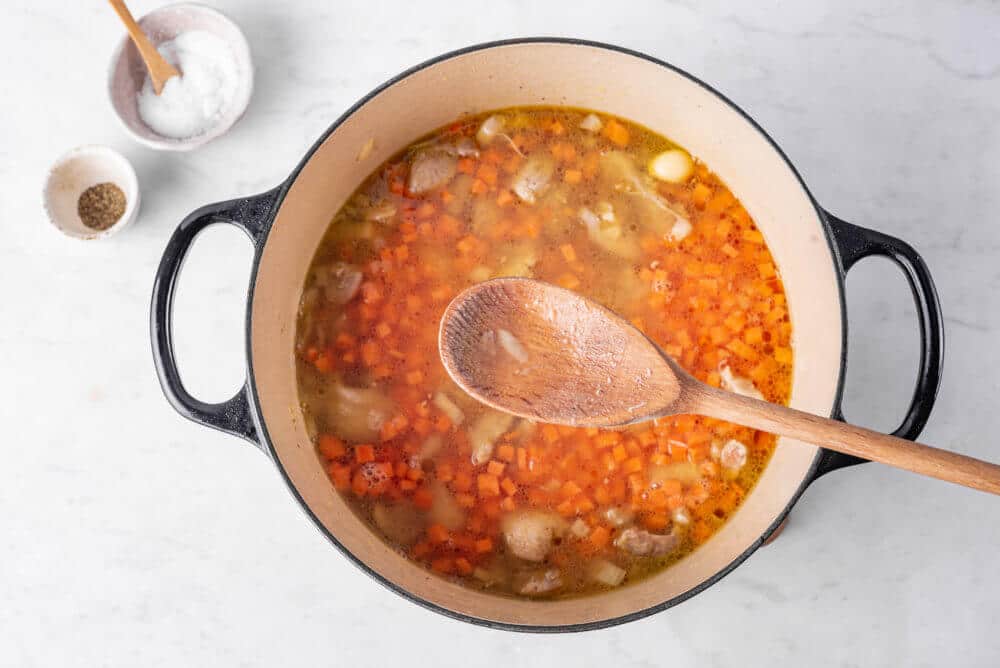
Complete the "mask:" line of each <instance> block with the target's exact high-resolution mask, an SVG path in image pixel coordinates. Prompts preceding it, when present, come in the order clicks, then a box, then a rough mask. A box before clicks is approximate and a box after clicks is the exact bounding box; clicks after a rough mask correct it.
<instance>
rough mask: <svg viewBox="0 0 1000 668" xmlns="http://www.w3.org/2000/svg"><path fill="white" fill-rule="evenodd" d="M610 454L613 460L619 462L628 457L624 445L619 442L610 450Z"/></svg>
mask: <svg viewBox="0 0 1000 668" xmlns="http://www.w3.org/2000/svg"><path fill="white" fill-rule="evenodd" d="M611 455H612V457H614V458H615V461H616V462H618V463H619V464H620V463H622V462H623V461H625V460H626V459H628V452H626V450H625V446H624V445H622V444H621V443H619V444H618V445H616V446H615V447H614V448H613V449H612V450H611Z"/></svg>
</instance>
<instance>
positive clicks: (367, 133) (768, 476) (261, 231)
mask: <svg viewBox="0 0 1000 668" xmlns="http://www.w3.org/2000/svg"><path fill="white" fill-rule="evenodd" d="M539 104H550V105H569V106H574V107H584V108H589V109H596V110H600V111H604V112H608V113H612V114H617V115H620V116H623V117H625V118H629V119H632V120H634V121H637V122H639V123H641V124H643V125H646V126H648V127H650V128H651V129H653V130H654V131H656V132H658V133H661V134H663V135H666V136H667V137H670V138H671V139H673V140H675V141H677V142H678V143H679V144H680V145H682V146H684V147H686V148H687V149H689V150H690V151H691V152H692V153H693V154H694V155H696V156H697V157H699V158H701V159H702V160H704V161H705V162H706V163H707V164H708V165H709V166H711V168H712V169H713V170H714V171H716V172H717V173H718V174H719V175H720V176H721V177H722V179H723V180H725V181H726V183H727V184H728V185H729V187H730V188H731V189H732V191H733V193H734V194H736V196H737V197H739V198H740V199H741V200H742V202H743V203H744V205H745V206H746V208H747V209H748V211H749V212H750V214H751V215H752V216H753V218H754V220H755V221H756V222H757V225H758V226H759V228H760V229H761V230H762V232H763V233H764V235H765V237H766V239H767V243H768V245H769V246H770V248H771V251H772V253H773V255H774V257H775V260H776V262H777V264H778V267H779V269H780V271H781V274H782V276H783V278H784V282H785V290H786V293H787V297H788V302H789V307H790V311H791V318H792V322H793V325H794V347H795V355H796V367H795V374H794V379H793V387H792V399H791V405H792V406H794V407H796V408H799V409H802V410H806V411H811V412H814V413H816V414H819V415H833V416H835V417H836V416H839V415H840V410H839V404H840V395H841V384H842V379H843V375H844V368H845V352H846V342H845V337H846V323H845V309H844V274H845V272H846V271H847V270H848V269H849V268H850V266H851V265H852V264H853V263H854V262H855V261H857V260H858V259H860V258H862V257H866V256H869V255H884V256H887V257H889V258H891V259H893V260H894V261H895V262H896V263H897V264H898V265H899V266H900V267H901V268H902V269H903V271H904V274H905V276H906V277H907V279H908V281H909V283H910V285H911V287H912V289H913V294H914V298H915V302H916V305H917V312H918V315H919V320H920V327H921V362H920V370H919V375H918V382H917V387H916V390H915V392H914V396H913V401H912V403H911V406H910V409H909V412H908V414H907V417H906V420H905V421H904V423H903V425H902V426H901V427H900V428H899V430H897V432H896V434H897V435H899V436H902V437H904V438H910V439H913V438H915V437H916V436H917V435H918V434H919V433H920V430H921V428H922V427H923V426H924V423H925V422H926V420H927V417H928V415H929V413H930V409H931V407H932V405H933V402H934V398H935V395H936V392H937V388H938V381H939V378H940V367H941V360H942V357H941V346H942V330H941V318H940V314H939V307H938V303H937V297H936V295H935V292H934V287H933V284H932V282H931V279H930V276H929V274H928V272H927V269H926V267H925V265H924V263H923V262H922V260H921V259H920V257H919V256H918V255H917V254H916V253H915V252H914V251H913V249H912V248H911V247H910V246H908V245H907V244H906V243H904V242H902V241H900V240H898V239H895V238H893V237H889V236H886V235H884V234H880V233H878V232H874V231H872V230H867V229H864V228H860V227H857V226H854V225H850V224H848V223H845V222H843V221H840V220H838V219H837V218H835V217H833V216H831V215H830V214H828V213H826V212H825V211H823V210H822V209H820V208H819V207H818V205H817V204H816V203H815V202H814V201H813V199H812V197H811V195H810V194H809V192H808V190H807V189H806V188H805V185H804V184H803V183H802V181H801V180H800V178H799V176H798V174H797V173H796V171H795V169H794V168H793V167H792V166H791V164H790V163H789V162H788V160H787V159H786V158H785V156H784V154H783V153H782V152H781V151H780V149H778V147H777V146H776V145H775V144H774V143H773V142H772V141H771V140H770V138H769V137H768V136H767V135H766V134H765V133H764V132H763V131H762V130H761V129H760V128H759V127H758V126H757V125H756V124H755V123H754V122H753V121H752V120H751V119H750V118H749V117H747V116H746V114H744V113H743V112H742V111H740V110H739V108H737V107H736V106H735V105H733V104H732V103H731V102H729V101H728V100H726V99H725V98H724V97H723V96H722V95H720V94H719V93H717V92H716V91H714V90H712V89H711V88H709V87H708V86H706V85H705V84H703V83H701V82H700V81H698V80H696V79H694V78H693V77H691V76H690V75H687V74H685V73H683V72H681V71H679V70H677V69H676V68H673V67H671V66H669V65H667V64H665V63H662V62H658V61H656V60H653V59H651V58H649V57H647V56H644V55H642V54H638V53H634V52H629V51H626V50H623V49H620V48H617V47H611V46H607V45H602V44H594V43H588V42H579V41H572V40H558V39H532V40H516V41H509V42H499V43H492V44H485V45H480V46H476V47H472V48H469V49H465V50H462V51H458V52H455V53H450V54H447V55H444V56H441V57H440V58H437V59H435V60H433V61H430V62H427V63H424V64H422V65H419V66H417V67H416V68H414V69H412V70H410V71H408V72H405V73H403V74H402V75H400V76H399V77H397V78H396V79H393V80H392V81H390V82H389V83H387V84H385V85H384V86H382V87H380V88H378V89H377V90H375V91H374V92H372V93H371V94H370V95H368V96H367V97H366V98H364V99H363V100H361V101H360V102H359V103H358V104H357V105H355V106H354V107H353V108H352V109H350V110H349V111H348V112H347V113H346V114H344V115H343V116H342V117H341V118H340V119H339V120H337V121H336V122H335V123H334V124H333V125H332V126H331V127H330V129H329V130H328V131H327V132H326V134H325V135H324V136H323V137H321V138H320V140H319V141H318V142H317V143H316V144H315V145H314V146H313V147H312V149H311V150H310V151H309V152H308V153H307V154H306V156H305V157H304V158H303V160H302V162H301V163H300V164H299V166H298V167H297V168H296V170H295V171H294V172H293V173H292V174H291V175H290V176H289V177H288V179H287V180H286V181H285V182H284V183H282V184H281V185H280V186H278V187H276V188H275V189H273V190H271V191H269V192H266V193H263V194H261V195H258V196H256V197H248V198H245V199H239V200H233V201H229V202H222V203H218V204H213V205H210V206H207V207H203V208H201V209H199V210H197V211H195V212H194V213H192V214H191V215H190V216H188V218H187V219H185V220H184V221H183V222H182V223H181V224H180V226H179V227H178V228H177V230H176V232H175V233H174V235H173V237H172V238H171V240H170V242H169V244H168V246H167V248H166V250H165V251H164V255H163V259H162V262H161V265H160V268H159V271H158V273H157V276H156V283H155V286H154V294H153V305H152V322H151V326H152V338H153V348H154V358H155V361H156V367H157V372H158V373H159V377H160V382H161V384H162V386H163V390H164V392H165V394H166V396H167V398H168V399H169V400H170V402H171V403H172V404H173V406H174V407H175V408H176V409H177V410H178V411H179V412H180V413H181V414H182V415H184V416H185V417H188V418H189V419H191V420H194V421H196V422H199V423H202V424H205V425H207V426H210V427H213V428H216V429H220V430H223V431H226V432H228V433H231V434H234V435H237V436H240V437H242V438H244V439H246V440H248V441H250V442H252V443H254V444H255V445H256V446H257V447H259V448H260V449H261V450H262V451H263V452H264V453H266V454H267V455H268V456H269V457H271V459H272V460H273V461H274V463H275V465H276V466H277V468H278V470H279V471H280V473H281V475H282V477H283V478H284V479H285V481H286V482H287V483H288V486H289V489H290V490H291V492H292V494H293V495H294V496H295V498H296V499H297V500H298V501H299V503H300V504H301V505H302V507H303V508H304V509H305V511H306V512H307V514H308V515H309V516H310V517H311V518H312V520H313V521H314V522H315V523H316V525H317V527H318V528H319V529H320V530H321V531H322V532H323V533H325V534H326V536H327V537H328V538H329V539H330V540H331V541H332V542H333V543H334V545H336V546H337V547H338V548H339V549H340V550H341V551H342V552H343V553H344V554H345V555H346V556H347V557H348V558H350V559H351V560H352V561H354V563H356V564H357V565H358V566H359V567H361V568H362V569H363V570H365V571H366V572H367V573H369V574H370V575H372V576H374V577H376V578H377V579H378V580H379V581H380V582H382V583H383V584H385V585H386V586H388V587H390V588H391V589H393V590H394V591H396V592H397V593H399V594H401V595H403V596H405V597H407V598H409V599H410V600H412V601H414V602H416V603H419V604H421V605H423V606H425V607H427V608H430V609H433V610H436V611H438V612H441V613H444V614H446V615H449V616H452V617H456V618H459V619H463V620H465V621H470V622H476V623H481V624H485V625H490V626H495V627H501V628H508V629H517V630H526V631H566V630H582V629H590V628H599V627H603V626H609V625H613V624H616V623H621V622H624V621H628V620H632V619H637V618H640V617H642V616H645V615H648V614H651V613H653V612H656V611H658V610H662V609H664V608H667V607H669V606H671V605H675V604H676V603H679V602H680V601H683V600H685V599H686V598H688V597H690V596H692V595H694V594H696V593H698V592H699V591H701V590H702V589H704V588H705V587H707V586H709V585H711V584H713V583H714V582H716V581H717V580H719V579H720V578H721V577H722V576H723V575H725V574H726V573H728V572H729V571H730V570H731V569H733V568H734V567H736V566H737V565H738V564H739V563H740V562H742V561H743V560H744V559H746V558H747V557H748V556H749V555H750V554H751V553H752V552H753V551H754V550H756V549H757V548H758V547H760V546H761V545H762V543H763V542H764V541H765V540H766V539H767V538H768V537H769V536H770V535H771V534H772V532H774V530H775V529H776V528H777V527H778V526H779V525H780V523H781V522H782V521H783V519H784V518H785V516H786V514H787V513H788V511H789V510H790V509H791V507H792V505H793V504H794V503H795V501H796V499H797V498H798V497H799V495H800V494H801V493H802V492H803V490H804V489H805V488H806V487H807V486H808V484H809V483H810V482H811V481H812V480H814V479H815V478H816V477H818V476H820V475H822V474H823V473H826V472H828V471H830V470H833V469H835V468H839V467H841V466H845V465H848V464H853V463H857V461H858V460H852V459H850V458H846V457H844V456H842V455H837V454H834V453H831V452H827V451H824V450H822V449H819V448H815V447H812V446H805V445H802V444H793V443H788V442H780V443H779V445H778V448H777V450H776V452H775V454H774V457H773V459H772V461H771V463H770V464H769V465H768V467H767V469H766V471H765V472H764V474H763V475H762V477H761V479H760V482H759V483H758V485H757V487H756V488H755V489H754V490H753V491H752V493H751V494H749V496H748V498H747V499H746V501H745V503H744V504H743V506H742V507H741V508H740V509H739V510H738V512H737V513H736V514H735V516H734V517H733V518H732V519H731V520H730V521H729V522H728V523H727V524H726V525H725V526H724V527H723V528H722V530H720V531H719V532H718V533H717V534H716V535H715V536H714V537H713V538H711V539H710V540H709V542H708V543H706V544H705V545H704V546H702V547H701V548H700V549H698V550H697V551H695V552H694V553H693V554H691V555H690V556H688V557H686V558H684V559H683V560H681V561H680V562H679V563H678V564H676V565H675V566H674V567H672V568H669V569H667V570H666V571H664V572H662V573H660V574H658V575H656V576H654V577H651V578H649V579H647V580H644V581H642V582H640V583H637V584H634V585H629V586H626V587H623V588H621V589H618V590H615V591H612V592H609V593H605V594H600V595H597V596H592V597H587V598H579V599H573V600H564V601H530V600H515V599H511V598H501V597H497V596H492V595H488V594H483V593H480V592H476V591H472V590H469V589H466V588H463V587H461V586H459V585H457V584H453V583H451V582H448V581H446V580H444V579H442V578H439V577H437V576H434V575H431V574H430V573H429V572H427V571H426V570H424V569H423V568H421V567H419V566H417V565H415V564H413V563H411V562H409V561H407V560H406V559H405V558H404V557H402V556H401V555H399V554H398V553H396V552H395V551H393V550H392V549H390V548H389V547H387V546H386V545H385V544H384V543H382V542H381V541H380V540H379V539H378V538H377V537H376V536H375V535H374V534H373V533H372V532H371V531H370V530H369V529H368V528H367V527H366V526H365V525H364V524H363V523H362V522H361V521H360V520H359V519H358V518H357V517H356V516H355V515H354V514H353V512H352V511H351V510H350V509H349V508H348V506H347V505H346V504H345V502H344V501H343V500H342V499H341V498H340V497H339V496H338V495H337V493H336V492H335V491H334V489H333V487H332V485H331V484H330V482H329V480H328V479H327V476H326V474H325V473H324V471H323V468H322V466H321V465H320V462H319V460H318V458H317V456H316V454H315V452H314V449H313V446H312V444H311V442H310V439H309V437H308V435H307V433H306V430H305V427H304V426H303V422H302V416H301V412H300V409H299V402H298V398H297V386H296V377H295V363H294V359H293V342H294V335H295V323H296V313H297V309H298V304H299V298H300V294H301V289H302V286H303V281H304V279H305V273H306V270H307V268H308V267H309V263H310V261H311V259H312V256H313V253H314V251H315V250H316V247H317V245H318V242H319V240H320V238H321V236H322V235H323V232H324V230H325V229H326V227H327V225H328V224H329V222H330V220H331V218H332V216H333V214H334V213H335V212H336V211H337V209H338V208H339V207H340V206H341V204H342V203H343V202H344V201H345V199H346V198H347V197H348V196H349V195H350V194H351V192H352V191H353V190H354V189H355V188H356V187H357V186H358V185H359V184H360V183H361V181H362V180H363V179H364V178H365V177H366V176H367V175H368V174H369V173H370V172H371V171H372V170H374V169H375V168H376V167H377V166H378V165H379V164H380V163H381V162H383V161H384V160H386V159H387V158H388V157H390V156H391V155H392V154H393V153H395V152H396V151H398V150H399V149H401V148H402V147H404V146H406V145H407V144H408V143H410V142H411V141H413V140H414V139H416V138H418V137H420V136H421V135H423V134H425V133H427V132H428V131H430V130H432V129H434V128H436V127H439V126H442V125H444V124H446V123H448V122H450V121H452V120H454V119H455V118H456V117H458V116H459V115H461V114H463V113H474V112H480V111H484V110H489V109H494V108H501V107H510V106H516V105H539ZM371 139H374V149H373V150H372V151H371V152H370V154H369V155H367V156H366V157H364V158H363V159H360V160H359V158H358V156H359V155H360V154H361V153H360V151H361V148H362V147H363V146H365V144H366V143H367V142H368V141H369V140H371ZM214 223H229V224H233V225H236V226H238V227H240V228H241V229H243V230H244V231H245V232H246V233H247V234H248V235H249V236H250V238H251V239H252V241H253V243H254V245H255V248H256V254H255V261H254V267H253V274H252V277H251V281H250V286H249V291H248V301H247V338H246V354H247V380H246V383H245V385H244V387H243V389H242V390H241V391H240V392H239V393H238V394H237V395H236V396H234V397H233V398H232V399H230V400H229V401H227V402H225V403H222V404H207V403H204V402H201V401H198V400H197V399H195V398H193V397H192V396H190V395H189V394H188V393H187V391H186V390H185V389H184V387H183V385H182V384H181V381H180V377H179V375H178V370H177V367H176V364H175V361H174V354H173V349H172V346H171V302H172V296H173V289H174V286H175V284H176V280H177V275H178V271H179V269H180V265H181V262H182V260H183V258H184V256H185V254H186V252H187V250H188V248H189V247H190V244H191V243H192V241H193V240H194V238H195V236H197V234H198V233H199V232H200V231H201V230H202V229H204V228H205V227H206V226H208V225H211V224H214ZM331 558H332V557H331Z"/></svg>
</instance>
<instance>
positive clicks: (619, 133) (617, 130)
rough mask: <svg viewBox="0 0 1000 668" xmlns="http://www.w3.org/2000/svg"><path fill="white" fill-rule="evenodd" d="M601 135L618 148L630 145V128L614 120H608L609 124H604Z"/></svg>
mask: <svg viewBox="0 0 1000 668" xmlns="http://www.w3.org/2000/svg"><path fill="white" fill-rule="evenodd" d="M601 134H603V135H604V136H605V137H607V138H608V141H610V142H611V143H612V144H615V145H617V146H626V145H627V144H628V140H629V132H628V128H626V127H625V126H624V125H622V124H621V123H619V122H618V121H616V120H615V119H613V118H611V119H608V122H607V123H605V124H604V128H603V129H602V130H601Z"/></svg>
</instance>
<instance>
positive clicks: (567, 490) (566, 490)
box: [559, 480, 583, 499]
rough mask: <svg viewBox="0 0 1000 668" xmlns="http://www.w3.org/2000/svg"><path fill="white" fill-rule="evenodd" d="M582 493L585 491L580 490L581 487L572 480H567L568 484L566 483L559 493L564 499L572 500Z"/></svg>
mask: <svg viewBox="0 0 1000 668" xmlns="http://www.w3.org/2000/svg"><path fill="white" fill-rule="evenodd" d="M582 491H583V490H582V489H580V486H579V485H577V484H576V483H575V482H573V481H572V480H567V481H566V482H564V483H563V486H562V487H561V488H560V489H559V493H560V494H561V495H562V497H563V498H564V499H569V498H572V497H574V496H576V495H577V494H579V493H580V492H582Z"/></svg>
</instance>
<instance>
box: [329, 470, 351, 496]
mask: <svg viewBox="0 0 1000 668" xmlns="http://www.w3.org/2000/svg"><path fill="white" fill-rule="evenodd" d="M327 472H328V473H329V474H330V479H331V480H332V481H333V486H334V487H336V488H337V490H338V491H341V492H345V491H347V490H348V489H349V488H350V486H351V467H350V466H346V465H344V464H331V465H330V468H328V469H327Z"/></svg>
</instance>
